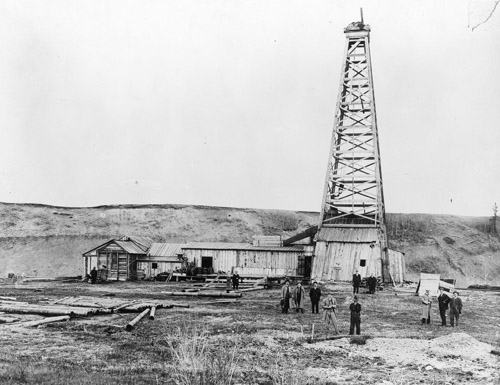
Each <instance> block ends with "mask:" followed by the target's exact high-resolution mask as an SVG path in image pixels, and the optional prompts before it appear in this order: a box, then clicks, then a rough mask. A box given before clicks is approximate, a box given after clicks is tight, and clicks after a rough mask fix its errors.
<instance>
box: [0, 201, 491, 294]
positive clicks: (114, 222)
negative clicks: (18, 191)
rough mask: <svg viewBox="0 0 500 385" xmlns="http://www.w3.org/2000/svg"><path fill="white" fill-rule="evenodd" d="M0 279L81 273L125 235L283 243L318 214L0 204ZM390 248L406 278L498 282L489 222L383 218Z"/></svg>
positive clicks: (445, 217)
mask: <svg viewBox="0 0 500 385" xmlns="http://www.w3.org/2000/svg"><path fill="white" fill-rule="evenodd" d="M0 210H1V211H0V212H1V216H0V266H1V267H0V277H5V276H6V275H7V274H8V273H15V274H25V275H26V276H74V275H80V274H82V268H83V258H82V256H81V255H82V253H84V252H85V251H88V250H90V249H92V248H93V247H95V246H98V245H99V244H102V243H104V242H105V241H107V240H109V239H110V238H114V237H118V236H122V235H137V236H149V237H151V238H152V239H153V240H155V241H159V242H160V241H162V242H186V241H221V242H226V241H227V242H251V240H252V236H253V235H257V234H264V235H271V234H280V235H282V236H283V237H284V238H287V237H290V236H292V235H295V234H297V233H299V232H301V231H303V230H305V229H306V228H308V227H310V226H313V225H316V224H317V221H318V217H319V214H318V213H315V212H293V211H284V210H258V209H240V208H229V207H208V206H189V205H116V206H99V207H90V208H82V207H74V208H69V207H54V206H45V205H36V204H8V203H0ZM387 221H388V234H389V238H390V245H391V247H392V248H394V249H396V250H399V251H403V252H404V253H405V254H406V264H407V277H408V279H410V280H417V279H418V274H419V273H420V272H421V271H422V272H428V273H441V274H443V275H444V276H446V277H454V278H456V279H457V280H458V283H459V286H466V285H469V284H472V283H479V284H485V283H486V284H491V285H497V284H498V277H500V239H499V238H498V236H493V235H491V234H489V233H486V232H485V231H484V230H487V229H489V226H488V223H489V219H488V218H484V217H483V218H480V217H457V216H449V215H428V214H388V215H387Z"/></svg>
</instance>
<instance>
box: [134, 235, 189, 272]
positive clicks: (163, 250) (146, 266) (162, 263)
mask: <svg viewBox="0 0 500 385" xmlns="http://www.w3.org/2000/svg"><path fill="white" fill-rule="evenodd" d="M182 246H183V244H181V243H153V244H152V245H151V247H150V248H149V251H148V253H147V255H146V258H143V259H142V258H141V259H138V260H137V275H138V278H151V277H154V276H155V275H157V274H160V273H165V272H171V271H175V270H176V269H180V268H181V267H182Z"/></svg>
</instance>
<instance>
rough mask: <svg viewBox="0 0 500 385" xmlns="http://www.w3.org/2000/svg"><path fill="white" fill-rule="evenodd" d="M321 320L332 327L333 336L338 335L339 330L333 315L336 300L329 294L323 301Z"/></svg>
mask: <svg viewBox="0 0 500 385" xmlns="http://www.w3.org/2000/svg"><path fill="white" fill-rule="evenodd" d="M322 307H323V319H324V320H325V323H326V324H327V325H330V324H331V325H333V328H334V329H335V334H339V329H338V327H337V316H336V315H335V309H336V308H337V300H336V299H335V298H333V296H332V295H331V294H328V296H327V297H326V299H325V300H324V301H323V306H322Z"/></svg>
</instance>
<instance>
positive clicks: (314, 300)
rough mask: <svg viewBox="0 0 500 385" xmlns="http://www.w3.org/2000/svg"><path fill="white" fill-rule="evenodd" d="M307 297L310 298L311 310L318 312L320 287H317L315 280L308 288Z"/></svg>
mask: <svg viewBox="0 0 500 385" xmlns="http://www.w3.org/2000/svg"><path fill="white" fill-rule="evenodd" d="M309 298H311V304H312V312H313V313H319V300H320V298H321V289H320V288H319V287H318V283H317V282H314V283H313V286H312V287H311V289H310V290H309Z"/></svg>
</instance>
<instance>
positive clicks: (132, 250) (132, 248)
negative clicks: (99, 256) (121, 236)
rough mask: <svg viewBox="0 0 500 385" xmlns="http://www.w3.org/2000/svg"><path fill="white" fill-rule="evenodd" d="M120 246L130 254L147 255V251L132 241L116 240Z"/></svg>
mask: <svg viewBox="0 0 500 385" xmlns="http://www.w3.org/2000/svg"><path fill="white" fill-rule="evenodd" d="M115 242H116V244H117V245H118V246H120V247H121V248H122V249H123V250H124V251H126V252H127V253H129V254H142V255H145V254H146V252H145V251H144V250H143V249H141V248H140V247H139V246H137V245H136V244H135V243H133V242H130V241H115Z"/></svg>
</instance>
